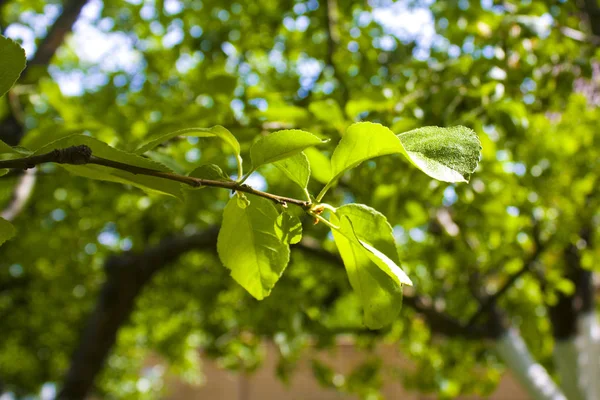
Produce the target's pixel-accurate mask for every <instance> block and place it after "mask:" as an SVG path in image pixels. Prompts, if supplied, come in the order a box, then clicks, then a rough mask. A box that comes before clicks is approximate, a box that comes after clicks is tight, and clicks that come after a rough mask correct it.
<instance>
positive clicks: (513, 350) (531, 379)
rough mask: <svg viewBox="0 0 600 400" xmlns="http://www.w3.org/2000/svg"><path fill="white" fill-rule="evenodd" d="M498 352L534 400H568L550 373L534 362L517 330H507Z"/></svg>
mask: <svg viewBox="0 0 600 400" xmlns="http://www.w3.org/2000/svg"><path fill="white" fill-rule="evenodd" d="M496 351H497V352H498V354H499V355H500V357H501V358H502V360H504V363H505V364H506V366H507V367H508V368H509V369H510V370H511V372H512V373H513V375H514V376H515V378H517V380H518V381H519V382H520V383H521V384H522V385H523V387H524V388H525V389H526V390H527V392H528V393H529V395H530V396H531V397H532V398H533V399H535V400H567V398H566V397H565V395H564V394H563V393H562V392H561V391H560V389H559V388H558V386H557V385H556V384H555V383H554V381H553V380H552V378H551V377H550V375H549V374H548V371H546V369H545V368H544V367H542V366H541V365H540V364H539V363H536V362H535V361H534V360H533V357H532V356H531V354H530V353H529V349H528V348H527V345H526V344H525V342H524V341H523V338H522V337H521V335H520V334H519V333H518V332H517V331H516V330H515V329H509V330H507V331H506V332H505V334H504V335H502V336H501V337H500V338H499V339H498V341H497V342H496Z"/></svg>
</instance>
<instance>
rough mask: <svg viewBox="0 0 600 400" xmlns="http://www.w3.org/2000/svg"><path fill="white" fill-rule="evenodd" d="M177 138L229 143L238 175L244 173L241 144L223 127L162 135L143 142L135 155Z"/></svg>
mask: <svg viewBox="0 0 600 400" xmlns="http://www.w3.org/2000/svg"><path fill="white" fill-rule="evenodd" d="M177 136H195V137H217V138H219V139H221V140H223V141H224V142H225V143H227V144H228V145H229V146H230V147H231V148H232V149H233V152H234V154H235V157H236V159H237V163H238V174H239V175H240V176H241V173H242V157H241V156H240V153H241V148H240V143H239V142H238V141H237V139H236V138H235V136H233V134H232V133H231V132H229V130H228V129H226V128H225V127H223V126H221V125H215V126H213V127H211V128H188V129H181V130H178V131H175V132H169V133H161V134H158V135H154V136H153V137H151V138H149V139H147V140H146V141H144V142H142V144H140V145H139V146H138V148H137V149H136V150H135V151H134V153H135V154H143V153H145V152H147V151H148V150H152V149H153V148H155V147H156V146H158V145H159V144H161V143H164V142H166V141H168V140H171V139H173V138H175V137H177Z"/></svg>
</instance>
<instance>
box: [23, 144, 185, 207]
mask: <svg viewBox="0 0 600 400" xmlns="http://www.w3.org/2000/svg"><path fill="white" fill-rule="evenodd" d="M81 144H85V145H87V146H88V147H90V149H92V154H93V155H94V156H96V157H101V158H106V159H108V160H113V161H119V162H122V163H125V164H129V165H134V166H137V167H142V168H148V169H153V170H156V171H163V172H171V171H170V170H169V168H167V167H165V166H164V165H162V164H160V163H158V162H156V161H152V160H149V159H147V158H144V157H140V156H138V155H135V154H131V153H127V152H125V151H122V150H118V149H115V148H113V147H110V146H109V145H107V144H106V143H104V142H101V141H99V140H97V139H95V138H93V137H90V136H85V135H74V136H68V137H65V138H62V139H59V140H57V141H54V142H52V143H50V144H49V145H47V146H44V147H42V148H41V149H39V150H38V151H36V152H35V153H34V154H35V155H38V154H43V153H47V152H49V151H51V150H53V149H62V148H66V147H69V146H76V145H81ZM59 165H60V166H61V167H62V168H64V169H66V170H67V171H69V172H71V173H73V174H75V175H79V176H83V177H86V178H90V179H98V180H103V181H109V182H118V183H124V184H129V185H132V186H135V187H138V188H140V189H143V190H146V191H149V192H157V193H164V194H169V195H171V196H174V197H177V198H179V199H181V200H183V194H182V191H181V184H179V183H178V182H175V181H171V180H168V179H162V178H158V177H154V176H147V175H137V174H133V173H131V172H127V171H122V170H118V169H114V168H110V167H105V166H102V165H93V164H84V165H69V164H59Z"/></svg>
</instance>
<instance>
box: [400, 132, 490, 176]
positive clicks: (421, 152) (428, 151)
mask: <svg viewBox="0 0 600 400" xmlns="http://www.w3.org/2000/svg"><path fill="white" fill-rule="evenodd" d="M398 137H399V138H400V141H401V142H402V144H403V146H404V148H405V149H406V152H407V154H408V157H409V158H410V160H411V161H412V162H413V163H414V164H415V165H416V166H417V167H418V168H419V169H421V170H422V171H424V172H425V173H426V174H427V175H429V176H431V177H433V178H435V179H438V180H440V181H444V182H467V181H468V180H469V177H470V175H471V173H473V171H474V170H475V168H477V163H478V162H479V158H480V155H481V142H480V141H479V138H478V137H477V134H476V133H475V132H473V130H471V129H469V128H466V127H464V126H455V127H451V128H439V127H437V126H428V127H424V128H418V129H414V130H412V131H409V132H406V133H402V134H400V135H398Z"/></svg>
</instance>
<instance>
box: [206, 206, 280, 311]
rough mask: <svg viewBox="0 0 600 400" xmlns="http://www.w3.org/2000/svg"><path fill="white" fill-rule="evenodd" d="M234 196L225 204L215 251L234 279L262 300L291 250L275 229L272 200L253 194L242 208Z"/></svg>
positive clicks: (276, 214) (273, 284)
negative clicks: (248, 202)
mask: <svg viewBox="0 0 600 400" xmlns="http://www.w3.org/2000/svg"><path fill="white" fill-rule="evenodd" d="M237 197H238V196H233V197H232V198H231V199H230V200H229V202H228V203H227V206H226V207H225V211H224V213H223V223H222V225H221V230H220V231H219V237H218V240H217V251H218V253H219V257H220V259H221V262H222V263H223V264H224V265H225V267H227V268H228V269H230V270H231V276H232V277H233V279H235V280H236V281H237V282H238V283H239V284H240V285H241V286H242V287H243V288H244V289H246V290H247V291H248V292H249V293H250V294H251V295H252V296H254V297H255V298H256V299H258V300H262V299H264V298H265V297H266V296H268V295H269V293H271V289H272V288H273V286H275V283H276V282H277V281H278V280H279V277H280V276H281V274H282V273H283V270H284V269H285V267H286V266H287V264H288V261H289V258H290V249H289V246H288V245H287V244H285V243H283V242H282V241H281V240H280V239H279V238H278V237H277V234H276V232H275V223H276V220H277V217H278V213H277V209H276V208H275V206H274V205H273V203H272V202H271V201H269V200H267V199H264V198H262V197H256V196H255V197H252V201H251V202H250V204H248V205H247V207H246V208H241V207H240V205H239V201H238V199H237Z"/></svg>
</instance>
